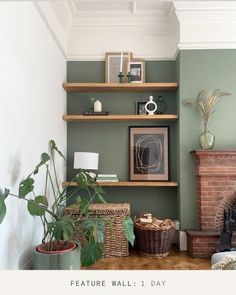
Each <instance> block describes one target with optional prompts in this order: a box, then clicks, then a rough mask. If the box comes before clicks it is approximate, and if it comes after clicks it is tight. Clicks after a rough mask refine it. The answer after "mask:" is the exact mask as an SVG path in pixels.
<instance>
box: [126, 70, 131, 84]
mask: <svg viewBox="0 0 236 295" xmlns="http://www.w3.org/2000/svg"><path fill="white" fill-rule="evenodd" d="M126 77H127V82H128V83H131V77H132V76H131V73H130V71H129V72H128V73H127V75H126Z"/></svg>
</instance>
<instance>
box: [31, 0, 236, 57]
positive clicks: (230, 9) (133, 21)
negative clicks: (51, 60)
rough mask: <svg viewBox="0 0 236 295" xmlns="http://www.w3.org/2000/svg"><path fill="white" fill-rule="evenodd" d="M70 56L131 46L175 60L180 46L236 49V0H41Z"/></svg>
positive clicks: (139, 52) (40, 5)
mask: <svg viewBox="0 0 236 295" xmlns="http://www.w3.org/2000/svg"><path fill="white" fill-rule="evenodd" d="M35 5H36V7H37V9H38V10H39V12H40V14H41V15H42V17H43V19H44V20H45V22H46V24H47V26H48V27H49V29H50V30H51V32H52V34H53V35H54V38H55V40H56V41H57V43H58V44H59V46H60V47H61V49H62V51H63V52H64V54H65V55H66V57H67V58H68V59H70V60H78V59H79V60H81V59H82V60H83V59H84V60H98V59H103V58H104V54H105V52H107V51H132V52H133V53H134V55H135V56H139V57H143V58H146V59H173V58H175V56H176V52H177V51H178V49H179V48H181V49H202V48H236V45H235V44H236V1H233V0H232V1H203V0H202V1H193V0H192V1H189V0H185V1H180V0H174V1H165V0H163V1H159V0H136V1H134V0H132V1H130V0H74V1H73V0H70V1H69V0H68V1H47V2H45V1H37V2H36V3H35Z"/></svg>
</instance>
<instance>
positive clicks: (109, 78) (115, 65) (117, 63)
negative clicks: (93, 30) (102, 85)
mask: <svg viewBox="0 0 236 295" xmlns="http://www.w3.org/2000/svg"><path fill="white" fill-rule="evenodd" d="M132 57H133V54H132V52H123V53H122V63H121V52H106V54H105V82H106V83H118V82H119V77H118V73H119V72H124V71H125V69H127V63H128V59H129V58H130V59H132Z"/></svg>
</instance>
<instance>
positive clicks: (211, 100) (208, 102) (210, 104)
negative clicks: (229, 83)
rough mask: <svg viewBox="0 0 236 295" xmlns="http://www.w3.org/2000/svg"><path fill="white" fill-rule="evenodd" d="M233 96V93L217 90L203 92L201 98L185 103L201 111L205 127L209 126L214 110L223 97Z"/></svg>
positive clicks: (188, 100) (200, 94)
mask: <svg viewBox="0 0 236 295" xmlns="http://www.w3.org/2000/svg"><path fill="white" fill-rule="evenodd" d="M226 95H231V93H229V92H226V91H220V89H216V90H209V91H208V90H202V91H201V92H200V93H199V96H198V98H197V99H196V100H191V99H187V100H185V101H184V102H183V103H184V104H185V105H191V106H193V107H194V108H195V109H196V110H198V111H199V113H200V115H201V117H202V119H203V123H204V125H207V124H208V122H209V120H210V117H211V115H212V114H213V113H214V111H215V110H214V108H215V106H216V104H217V103H218V102H219V100H220V99H221V97H223V96H226Z"/></svg>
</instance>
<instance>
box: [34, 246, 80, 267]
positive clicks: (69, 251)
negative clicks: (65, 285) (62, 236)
mask: <svg viewBox="0 0 236 295" xmlns="http://www.w3.org/2000/svg"><path fill="white" fill-rule="evenodd" d="M67 243H68V242H67ZM64 244H65V241H60V244H59V250H56V248H55V247H56V243H55V245H54V246H55V247H53V249H52V250H51V251H47V250H46V248H47V247H49V246H48V245H47V244H46V248H45V244H41V245H39V246H37V247H36V249H35V251H34V255H33V269H35V270H78V269H80V252H81V247H80V244H76V243H73V242H69V243H68V245H67V247H66V249H64V247H62V246H63V245H64ZM60 248H61V249H60Z"/></svg>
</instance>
